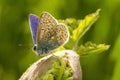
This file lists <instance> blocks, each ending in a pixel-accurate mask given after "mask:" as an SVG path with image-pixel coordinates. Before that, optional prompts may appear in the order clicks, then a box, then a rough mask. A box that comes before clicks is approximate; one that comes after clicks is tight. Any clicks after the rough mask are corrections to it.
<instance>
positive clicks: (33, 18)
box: [29, 14, 38, 44]
mask: <svg viewBox="0 0 120 80" xmlns="http://www.w3.org/2000/svg"><path fill="white" fill-rule="evenodd" d="M29 25H30V29H31V33H32V39H33V42H34V44H36V33H37V28H38V17H37V16H35V15H33V14H30V15H29Z"/></svg>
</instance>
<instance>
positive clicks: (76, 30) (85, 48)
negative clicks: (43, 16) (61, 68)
mask: <svg viewBox="0 0 120 80" xmlns="http://www.w3.org/2000/svg"><path fill="white" fill-rule="evenodd" d="M99 12H100V9H98V10H97V11H96V12H95V13H92V14H89V15H87V16H86V17H85V18H84V19H83V20H76V19H66V20H60V22H63V23H65V24H66V25H67V26H68V27H69V31H70V38H69V42H68V44H66V45H65V47H66V48H67V49H73V50H75V51H76V52H77V53H78V54H80V55H89V54H93V53H100V52H103V51H105V50H107V49H108V48H109V46H108V45H105V44H99V45H96V44H93V43H91V42H87V43H85V45H80V46H79V45H78V42H79V40H80V39H81V37H82V36H83V35H84V34H85V33H86V32H87V31H88V30H89V29H90V28H91V26H92V24H93V23H95V21H96V20H97V19H98V17H99Z"/></svg>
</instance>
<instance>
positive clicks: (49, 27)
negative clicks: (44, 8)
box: [29, 12, 69, 55]
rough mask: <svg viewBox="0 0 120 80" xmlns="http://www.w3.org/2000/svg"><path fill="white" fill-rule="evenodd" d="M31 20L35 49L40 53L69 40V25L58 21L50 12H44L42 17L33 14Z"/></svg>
mask: <svg viewBox="0 0 120 80" xmlns="http://www.w3.org/2000/svg"><path fill="white" fill-rule="evenodd" d="M33 16H34V17H33ZM33 20H34V21H33ZM29 22H30V27H31V32H32V37H33V41H34V50H35V51H36V52H37V54H38V55H39V54H44V53H48V52H49V51H52V50H54V49H56V48H58V47H60V46H62V45H63V44H65V43H66V42H67V41H68V38H69V32H68V29H67V26H66V25H64V24H61V23H58V22H57V20H56V19H55V18H54V17H53V16H52V15H50V14H49V13H48V12H43V13H42V14H41V16H40V18H38V17H37V16H35V15H32V14H31V15H30V16H29ZM36 27H37V29H36ZM35 36H36V37H35Z"/></svg>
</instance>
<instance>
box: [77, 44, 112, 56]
mask: <svg viewBox="0 0 120 80" xmlns="http://www.w3.org/2000/svg"><path fill="white" fill-rule="evenodd" d="M109 47H110V46H109V45H105V44H99V45H96V44H93V43H91V42H87V43H85V45H81V46H80V47H79V48H78V49H77V53H79V54H80V55H89V54H97V53H101V52H103V51H105V50H108V49H109Z"/></svg>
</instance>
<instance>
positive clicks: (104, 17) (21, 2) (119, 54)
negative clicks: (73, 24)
mask: <svg viewBox="0 0 120 80" xmlns="http://www.w3.org/2000/svg"><path fill="white" fill-rule="evenodd" d="M98 8H100V9H101V12H100V18H99V19H98V21H97V22H96V23H95V24H94V25H93V26H92V28H91V29H90V30H89V31H88V32H87V33H86V34H85V35H84V36H83V38H82V41H83V43H85V42H87V41H92V42H93V43H96V44H100V43H106V44H109V45H111V47H110V49H109V50H108V51H105V52H103V53H101V54H95V55H90V56H86V57H83V56H81V59H80V61H81V66H82V72H83V80H120V0H0V80H17V79H18V78H19V77H20V76H21V75H22V73H23V72H24V71H25V70H26V69H27V68H28V67H29V66H30V65H31V64H32V63H33V62H35V61H36V60H37V59H39V58H38V57H37V56H36V54H34V52H32V49H31V48H32V46H33V42H32V38H31V33H30V28H29V23H28V15H29V14H30V13H33V14H36V15H38V16H39V15H40V14H41V12H43V11H47V12H49V13H51V14H52V15H53V16H54V17H55V18H57V19H66V18H71V17H72V18H76V19H83V18H84V17H85V15H87V14H90V13H93V12H95V11H96V10H97V9H98Z"/></svg>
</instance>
